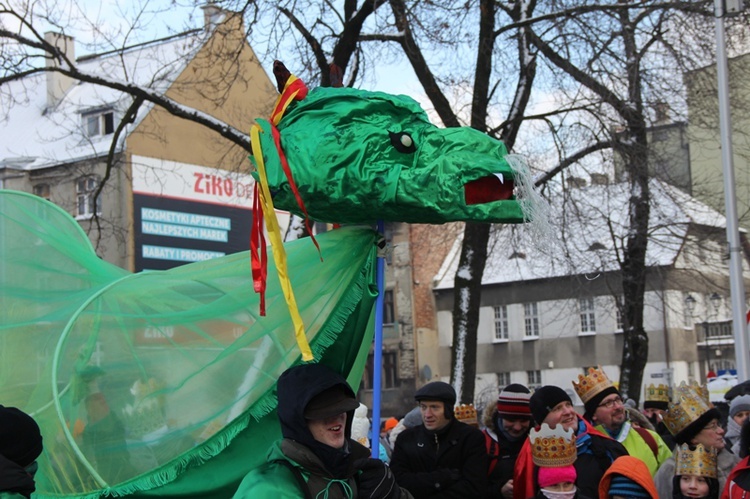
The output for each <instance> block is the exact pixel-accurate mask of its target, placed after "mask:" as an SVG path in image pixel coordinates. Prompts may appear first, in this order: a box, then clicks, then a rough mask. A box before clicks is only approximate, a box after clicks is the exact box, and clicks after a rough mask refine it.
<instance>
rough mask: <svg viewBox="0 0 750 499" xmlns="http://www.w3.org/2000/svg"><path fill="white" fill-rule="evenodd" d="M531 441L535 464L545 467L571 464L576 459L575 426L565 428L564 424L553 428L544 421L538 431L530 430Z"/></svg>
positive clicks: (532, 457)
mask: <svg viewBox="0 0 750 499" xmlns="http://www.w3.org/2000/svg"><path fill="white" fill-rule="evenodd" d="M529 440H530V441H531V459H532V461H534V464H536V465H537V466H541V467H543V468H559V467H561V466H569V465H571V464H573V463H574V462H575V461H576V436H575V433H573V428H569V429H568V430H566V429H564V428H563V426H562V425H557V426H554V427H552V428H550V427H549V425H548V424H547V423H543V424H542V426H541V427H540V428H539V431H537V430H536V429H535V428H533V429H532V430H531V431H530V432H529Z"/></svg>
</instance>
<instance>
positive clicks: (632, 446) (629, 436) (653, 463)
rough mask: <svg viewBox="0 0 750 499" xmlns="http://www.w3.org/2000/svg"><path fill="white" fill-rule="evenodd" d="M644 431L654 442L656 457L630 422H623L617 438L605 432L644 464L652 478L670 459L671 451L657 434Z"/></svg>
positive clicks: (602, 429) (599, 427)
mask: <svg viewBox="0 0 750 499" xmlns="http://www.w3.org/2000/svg"><path fill="white" fill-rule="evenodd" d="M596 429H597V430H599V431H601V432H607V430H606V429H605V428H604V427H603V426H602V425H598V426H597V427H596ZM646 431H647V432H648V433H649V435H651V436H652V437H653V438H654V442H656V450H657V452H656V455H654V451H653V450H651V447H649V445H648V444H647V443H646V441H645V440H644V439H643V437H641V436H640V435H639V434H638V432H637V431H636V430H634V429H633V426H632V425H631V424H630V421H625V424H624V425H623V426H622V429H621V430H620V433H619V434H618V435H617V436H615V435H612V434H611V433H609V432H607V434H608V435H610V436H611V437H612V438H614V439H615V440H617V441H618V442H620V443H621V444H622V445H623V447H625V449H627V451H628V454H630V455H631V456H635V457H637V458H638V459H640V460H641V461H643V462H644V463H646V466H648V471H650V472H651V476H654V475H655V474H656V471H657V470H658V469H659V467H661V465H662V464H663V463H664V461H666V460H667V459H669V458H670V457H672V451H671V450H669V447H667V444H665V443H664V440H662V439H661V437H660V436H659V434H658V433H656V432H655V431H651V430H646Z"/></svg>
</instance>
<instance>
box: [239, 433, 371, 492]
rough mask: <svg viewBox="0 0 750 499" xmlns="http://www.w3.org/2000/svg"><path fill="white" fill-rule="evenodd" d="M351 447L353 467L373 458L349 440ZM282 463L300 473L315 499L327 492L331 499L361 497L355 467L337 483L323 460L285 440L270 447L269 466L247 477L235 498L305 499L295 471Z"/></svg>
mask: <svg viewBox="0 0 750 499" xmlns="http://www.w3.org/2000/svg"><path fill="white" fill-rule="evenodd" d="M349 445H351V447H352V448H351V456H352V459H351V461H352V465H353V462H354V461H356V460H358V459H360V458H367V457H368V456H369V455H370V451H369V449H367V448H366V447H364V446H362V445H360V444H358V443H357V442H354V441H353V440H349ZM280 460H284V461H288V462H289V463H291V465H292V466H294V467H295V468H296V469H298V470H299V471H300V472H301V474H302V478H303V479H304V480H305V483H306V484H307V487H308V489H309V490H310V494H311V495H312V497H317V496H318V494H319V493H321V492H323V491H324V490H326V489H327V491H328V492H327V495H326V494H325V493H324V494H323V495H324V496H325V497H327V498H328V499H357V497H358V495H357V483H356V480H355V478H354V477H355V476H356V474H357V473H358V471H359V470H358V469H356V468H355V467H354V466H352V467H351V469H350V473H349V477H348V478H347V479H346V480H336V479H334V478H333V477H332V476H331V474H330V473H329V472H328V471H327V470H326V468H325V466H323V463H322V462H321V461H320V459H318V457H317V456H316V455H315V454H313V453H312V452H311V451H310V450H309V449H308V448H307V447H305V446H304V445H301V444H299V443H297V442H295V441H294V440H290V439H286V438H285V439H281V440H277V441H276V442H275V443H274V445H272V446H271V449H270V450H269V452H268V456H267V457H266V464H264V465H263V466H261V467H259V468H256V469H254V470H252V471H250V473H248V474H247V475H245V478H244V479H243V480H242V483H240V486H239V488H238V489H237V492H235V494H234V497H235V498H236V499H240V498H242V499H250V498H259V497H268V498H275V499H282V498H294V497H299V498H304V497H305V496H304V492H303V491H302V490H301V488H300V485H299V483H298V481H297V479H296V478H295V477H294V475H293V474H292V471H291V470H290V469H289V468H288V467H287V466H286V465H284V464H282V463H279V462H278V461H280Z"/></svg>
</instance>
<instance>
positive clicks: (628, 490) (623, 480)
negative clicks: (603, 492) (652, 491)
mask: <svg viewBox="0 0 750 499" xmlns="http://www.w3.org/2000/svg"><path fill="white" fill-rule="evenodd" d="M608 494H609V497H612V496H620V497H644V498H646V499H649V498H650V497H651V496H650V495H649V493H648V492H647V491H646V489H644V488H643V487H641V486H640V485H638V484H637V483H635V482H634V481H633V480H631V479H630V478H628V477H626V476H623V475H617V474H615V475H612V481H611V482H610V483H609V492H608Z"/></svg>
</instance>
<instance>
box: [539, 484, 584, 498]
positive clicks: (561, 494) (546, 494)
mask: <svg viewBox="0 0 750 499" xmlns="http://www.w3.org/2000/svg"><path fill="white" fill-rule="evenodd" d="M541 493H542V495H543V496H544V497H546V498H547V499H573V498H574V497H575V496H576V488H575V487H573V490H571V491H569V492H556V491H553V490H547V489H542V490H541Z"/></svg>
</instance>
